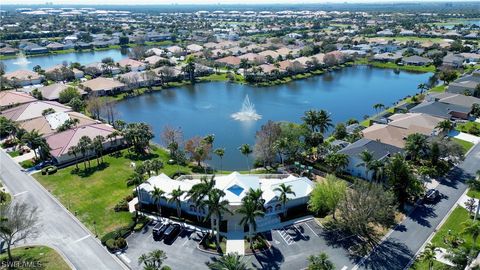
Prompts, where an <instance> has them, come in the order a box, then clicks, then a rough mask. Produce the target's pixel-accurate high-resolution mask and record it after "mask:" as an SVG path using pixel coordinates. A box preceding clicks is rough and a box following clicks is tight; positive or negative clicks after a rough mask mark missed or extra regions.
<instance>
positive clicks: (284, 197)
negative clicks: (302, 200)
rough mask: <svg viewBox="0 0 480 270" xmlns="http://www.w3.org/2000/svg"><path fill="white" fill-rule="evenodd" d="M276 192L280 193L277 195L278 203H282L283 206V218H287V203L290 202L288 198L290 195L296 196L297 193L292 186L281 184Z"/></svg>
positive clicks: (275, 189)
mask: <svg viewBox="0 0 480 270" xmlns="http://www.w3.org/2000/svg"><path fill="white" fill-rule="evenodd" d="M273 191H274V192H278V193H279V194H278V195H277V197H278V201H279V202H281V203H282V206H283V216H284V217H285V216H287V208H286V207H285V206H286V204H287V202H288V201H289V200H290V199H289V198H288V195H293V196H295V195H296V194H295V192H294V191H293V190H292V186H291V185H288V186H287V185H285V183H281V184H280V185H278V187H276V188H274V189H273Z"/></svg>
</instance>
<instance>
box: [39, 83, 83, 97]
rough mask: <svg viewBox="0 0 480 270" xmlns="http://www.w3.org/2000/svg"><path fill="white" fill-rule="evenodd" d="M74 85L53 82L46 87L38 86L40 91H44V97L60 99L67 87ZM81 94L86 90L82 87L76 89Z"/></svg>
mask: <svg viewBox="0 0 480 270" xmlns="http://www.w3.org/2000/svg"><path fill="white" fill-rule="evenodd" d="M69 87H72V86H71V85H67V84H64V83H53V84H50V85H47V86H44V87H40V88H38V91H40V93H42V98H43V99H46V100H58V98H59V96H60V93H61V92H62V91H64V90H65V89H68V88H69ZM76 90H77V91H78V93H79V94H80V95H85V94H86V93H85V91H83V90H82V89H76Z"/></svg>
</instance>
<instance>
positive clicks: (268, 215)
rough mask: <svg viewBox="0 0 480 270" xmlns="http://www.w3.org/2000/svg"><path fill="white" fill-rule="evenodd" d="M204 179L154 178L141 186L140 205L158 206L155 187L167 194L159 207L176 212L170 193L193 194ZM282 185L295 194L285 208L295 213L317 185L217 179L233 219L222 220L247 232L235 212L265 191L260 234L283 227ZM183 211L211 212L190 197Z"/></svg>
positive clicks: (248, 177)
mask: <svg viewBox="0 0 480 270" xmlns="http://www.w3.org/2000/svg"><path fill="white" fill-rule="evenodd" d="M200 178H201V176H199V175H191V176H187V175H185V176H181V177H180V178H178V179H171V178H170V177H168V176H167V175H165V174H163V173H162V174H160V175H158V176H152V177H150V178H149V179H148V180H147V181H146V182H145V183H143V184H141V185H140V186H139V189H140V192H139V195H138V197H139V201H140V203H142V204H150V205H154V204H155V203H154V200H153V198H152V196H151V193H152V191H153V189H154V188H155V187H157V188H160V189H161V190H163V191H164V192H165V198H163V199H161V200H160V201H159V202H158V203H159V204H160V205H162V206H164V207H168V208H172V209H175V208H176V206H175V204H174V203H171V202H169V201H168V198H170V193H171V192H172V191H173V190H174V189H178V188H180V189H181V190H183V191H185V192H186V191H189V190H190V189H191V188H192V187H193V185H195V184H198V183H200ZM280 184H285V185H287V186H291V189H292V190H293V191H294V192H295V194H288V195H287V196H288V198H289V201H288V202H287V203H286V205H285V208H286V209H287V210H288V209H292V208H295V207H301V206H305V205H306V204H307V203H308V198H309V196H310V193H311V192H312V190H313V187H314V183H313V182H312V181H311V180H310V179H308V178H305V177H296V176H293V175H282V174H280V175H278V174H277V175H254V174H239V173H238V172H233V173H231V174H229V175H220V176H219V175H217V176H216V177H215V188H217V189H220V190H222V191H223V192H225V196H224V197H223V198H222V199H224V200H227V201H228V203H229V204H228V208H229V209H230V211H232V212H233V213H234V214H233V215H229V214H228V215H224V216H222V221H226V222H227V228H229V229H228V230H231V229H232V230H235V231H236V230H239V231H242V232H243V226H239V225H238V224H237V223H238V219H239V218H241V217H240V216H239V214H237V213H236V212H235V210H236V209H238V208H239V207H240V206H241V204H242V199H243V198H244V197H245V196H246V194H247V192H248V191H249V190H250V189H254V190H256V189H261V190H262V191H263V196H262V198H263V200H264V201H265V203H264V205H263V206H264V208H265V217H258V218H257V227H258V231H262V230H263V228H267V227H269V226H276V225H277V226H278V225H280V215H281V214H282V213H283V212H284V210H286V209H285V208H284V206H283V204H282V203H281V202H280V201H279V199H278V196H279V193H278V192H277V191H275V190H274V189H275V188H276V187H278V186H279V185H280ZM180 199H181V203H180V207H181V210H182V212H184V213H186V214H190V215H192V216H195V215H199V216H201V217H205V216H206V213H207V212H208V209H205V208H197V206H196V205H195V204H194V203H193V202H192V201H190V200H189V198H188V197H187V195H186V194H184V195H183V196H182V197H181V198H180Z"/></svg>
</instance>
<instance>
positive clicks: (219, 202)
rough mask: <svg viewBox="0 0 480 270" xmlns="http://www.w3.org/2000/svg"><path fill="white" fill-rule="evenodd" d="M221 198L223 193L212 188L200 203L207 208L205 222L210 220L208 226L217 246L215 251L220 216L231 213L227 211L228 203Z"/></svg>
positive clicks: (218, 236)
mask: <svg viewBox="0 0 480 270" xmlns="http://www.w3.org/2000/svg"><path fill="white" fill-rule="evenodd" d="M223 196H225V192H223V190H220V189H217V188H214V189H212V190H211V191H210V193H208V198H207V199H206V200H204V201H202V206H203V205H205V206H206V207H207V208H208V212H207V216H206V217H205V220H207V219H210V226H211V228H212V231H214V232H215V237H216V238H215V243H216V245H217V249H219V247H220V234H219V231H220V221H221V220H222V214H223V213H232V212H231V211H230V209H228V201H227V200H223V199H222V197H223ZM215 220H216V223H215Z"/></svg>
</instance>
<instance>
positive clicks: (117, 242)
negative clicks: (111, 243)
mask: <svg viewBox="0 0 480 270" xmlns="http://www.w3.org/2000/svg"><path fill="white" fill-rule="evenodd" d="M115 246H116V247H117V248H119V249H124V248H126V247H127V241H126V240H125V239H124V238H122V237H120V238H118V239H117V240H115Z"/></svg>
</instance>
